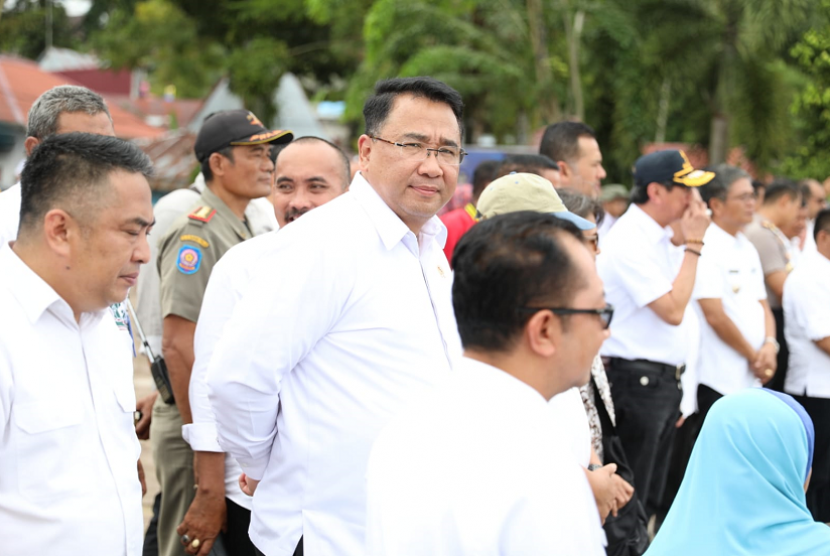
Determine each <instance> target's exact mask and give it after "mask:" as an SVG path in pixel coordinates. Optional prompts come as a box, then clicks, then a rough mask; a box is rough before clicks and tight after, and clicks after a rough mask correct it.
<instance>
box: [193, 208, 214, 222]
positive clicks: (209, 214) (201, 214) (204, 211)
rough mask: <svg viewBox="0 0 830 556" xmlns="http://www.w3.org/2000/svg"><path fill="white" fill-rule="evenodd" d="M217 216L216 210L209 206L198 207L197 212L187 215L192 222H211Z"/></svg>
mask: <svg viewBox="0 0 830 556" xmlns="http://www.w3.org/2000/svg"><path fill="white" fill-rule="evenodd" d="M215 215H216V209H214V208H210V207H208V206H204V207H198V208H197V209H196V210H194V211H193V212H191V213H190V214H188V215H187V217H188V218H190V219H191V220H198V221H199V222H210V219H211V218H213V217H214V216H215Z"/></svg>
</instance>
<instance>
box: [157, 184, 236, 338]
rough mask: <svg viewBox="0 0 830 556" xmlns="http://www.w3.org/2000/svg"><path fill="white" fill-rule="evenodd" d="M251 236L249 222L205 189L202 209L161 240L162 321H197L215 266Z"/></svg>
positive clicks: (188, 216)
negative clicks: (171, 318) (174, 317)
mask: <svg viewBox="0 0 830 556" xmlns="http://www.w3.org/2000/svg"><path fill="white" fill-rule="evenodd" d="M251 235H252V234H251V231H250V230H249V229H248V226H247V225H246V224H245V222H244V221H242V220H241V219H239V217H237V216H236V215H235V214H234V213H233V211H231V209H230V208H229V207H228V206H227V205H226V204H225V203H224V202H223V201H222V200H221V199H220V198H219V197H217V196H216V195H215V194H214V193H213V192H212V191H211V190H210V188H209V187H208V188H205V190H204V192H202V195H201V197H200V198H199V206H198V207H197V208H196V209H194V210H193V211H192V212H191V213H190V214H186V215H183V216H182V217H180V218H179V219H178V220H177V221H176V222H175V223H174V224H173V225H172V226H171V227H170V230H169V231H168V232H167V234H165V236H164V237H162V238H161V239H160V240H159V258H158V269H159V280H160V291H161V318H162V319H163V318H165V317H167V316H168V315H176V316H178V317H181V318H183V319H186V320H189V321H191V322H196V321H197V320H198V318H199V311H200V310H201V308H202V298H203V297H204V295H205V289H206V288H207V283H208V278H209V277H210V273H211V271H212V270H213V266H214V265H215V264H216V263H217V261H218V260H219V259H220V258H221V257H222V255H224V254H225V253H226V252H227V251H228V249H230V248H231V247H233V246H234V245H236V244H238V243H240V242H242V241H245V240H246V239H248V238H250V237H251Z"/></svg>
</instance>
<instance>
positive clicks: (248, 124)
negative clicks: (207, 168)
mask: <svg viewBox="0 0 830 556" xmlns="http://www.w3.org/2000/svg"><path fill="white" fill-rule="evenodd" d="M293 138H294V134H293V133H291V132H290V131H283V130H280V129H275V130H269V129H268V128H266V127H265V126H264V125H262V122H261V121H260V120H259V118H257V117H256V116H255V115H254V113H253V112H249V111H248V110H223V111H221V112H214V113H213V114H211V115H209V116H208V117H207V118H205V121H204V123H203V124H202V129H200V130H199V135H197V136H196V146H195V147H194V150H195V151H196V158H197V159H198V160H199V162H204V161H205V160H207V158H208V157H209V156H210V155H211V154H212V153H215V152H216V151H218V150H221V149H224V148H225V147H230V146H237V145H260V144H262V143H279V144H285V143H290V142H291V140H292V139H293Z"/></svg>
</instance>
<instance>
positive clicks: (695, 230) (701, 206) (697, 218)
mask: <svg viewBox="0 0 830 556" xmlns="http://www.w3.org/2000/svg"><path fill="white" fill-rule="evenodd" d="M695 193H697V191H696V190H692V199H691V201H690V202H689V208H687V209H686V212H684V213H683V218H682V219H681V220H680V231H681V233H682V234H683V237H684V238H686V240H687V241H688V240H690V239H699V240H702V239H703V235H704V234H705V233H706V228H708V227H709V222H710V221H711V219H710V218H709V215H708V214H707V213H706V203H704V202H703V201H702V200H701V198H700V194H698V195H695ZM693 248H694V246H693Z"/></svg>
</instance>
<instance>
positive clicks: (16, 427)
mask: <svg viewBox="0 0 830 556" xmlns="http://www.w3.org/2000/svg"><path fill="white" fill-rule="evenodd" d="M0 269H2V272H0V307H2V316H0V554H3V555H4V556H29V555H35V554H59V555H61V556H124V555H127V556H138V555H140V554H141V550H142V543H143V527H144V519H143V514H142V509H141V485H140V483H139V481H138V473H137V462H138V457H139V453H140V446H139V443H138V438H137V437H136V434H135V428H134V426H133V412H134V411H135V403H136V399H135V391H134V390H133V365H132V354H131V352H130V351H129V350H128V348H127V345H126V341H125V336H126V335H125V334H124V333H123V332H122V331H120V330H119V329H118V326H117V325H116V323H115V321H114V319H113V316H112V313H111V312H110V310H109V308H107V309H103V310H101V311H97V312H94V313H84V314H82V315H81V319H80V323H78V322H76V321H75V318H74V314H73V312H72V309H71V308H70V307H69V305H68V304H67V303H66V302H65V301H64V300H63V299H61V298H60V297H59V296H58V294H57V293H56V292H55V291H54V290H53V289H52V288H51V287H50V286H49V285H48V284H47V283H46V282H44V281H43V280H42V279H41V278H40V277H39V276H38V275H37V274H35V273H34V272H33V271H32V270H31V269H30V268H29V267H28V266H27V265H26V264H25V263H24V262H23V261H22V260H20V258H19V257H18V256H17V255H16V254H15V253H14V252H13V251H12V249H11V248H10V247H8V246H3V248H2V249H0Z"/></svg>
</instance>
